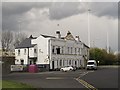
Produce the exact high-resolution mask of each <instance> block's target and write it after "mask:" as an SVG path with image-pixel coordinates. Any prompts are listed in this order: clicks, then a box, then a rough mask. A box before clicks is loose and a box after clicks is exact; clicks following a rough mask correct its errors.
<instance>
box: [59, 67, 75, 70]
mask: <svg viewBox="0 0 120 90" xmlns="http://www.w3.org/2000/svg"><path fill="white" fill-rule="evenodd" d="M75 70H76V68H75V67H73V66H65V67H63V68H61V69H60V71H75Z"/></svg>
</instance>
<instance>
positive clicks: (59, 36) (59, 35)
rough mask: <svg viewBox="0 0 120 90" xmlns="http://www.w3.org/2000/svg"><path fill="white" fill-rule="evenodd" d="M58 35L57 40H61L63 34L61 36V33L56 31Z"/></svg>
mask: <svg viewBox="0 0 120 90" xmlns="http://www.w3.org/2000/svg"><path fill="white" fill-rule="evenodd" d="M56 34H57V38H59V39H60V38H61V34H60V31H56Z"/></svg>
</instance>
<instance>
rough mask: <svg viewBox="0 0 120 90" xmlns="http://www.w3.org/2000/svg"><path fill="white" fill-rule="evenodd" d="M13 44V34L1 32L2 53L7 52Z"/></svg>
mask: <svg viewBox="0 0 120 90" xmlns="http://www.w3.org/2000/svg"><path fill="white" fill-rule="evenodd" d="M12 42H13V33H12V32H11V31H2V39H1V43H2V49H3V51H9V50H10V49H11V44H12Z"/></svg>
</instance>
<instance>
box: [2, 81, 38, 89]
mask: <svg viewBox="0 0 120 90" xmlns="http://www.w3.org/2000/svg"><path fill="white" fill-rule="evenodd" d="M2 90H36V89H35V88H33V87H32V86H30V85H27V84H24V83H18V82H14V81H5V80H3V81H2Z"/></svg>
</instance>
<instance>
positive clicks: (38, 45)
mask: <svg viewBox="0 0 120 90" xmlns="http://www.w3.org/2000/svg"><path fill="white" fill-rule="evenodd" d="M56 34H57V37H54V36H48V35H42V34H41V35H40V36H39V37H37V38H34V37H32V36H31V37H29V38H27V39H26V40H24V41H23V42H22V43H21V44H20V45H19V46H18V47H16V49H15V56H16V60H15V64H37V65H39V66H40V67H41V66H43V67H44V68H46V69H59V68H61V67H64V66H76V67H78V68H80V67H85V66H86V61H87V60H88V57H89V47H88V46H87V45H85V44H84V43H83V42H81V41H80V39H79V36H76V37H75V38H74V37H73V35H72V34H71V33H70V32H69V31H68V33H67V35H66V36H65V37H61V34H60V32H59V31H57V32H56Z"/></svg>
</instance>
